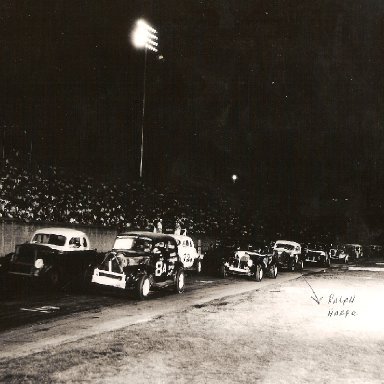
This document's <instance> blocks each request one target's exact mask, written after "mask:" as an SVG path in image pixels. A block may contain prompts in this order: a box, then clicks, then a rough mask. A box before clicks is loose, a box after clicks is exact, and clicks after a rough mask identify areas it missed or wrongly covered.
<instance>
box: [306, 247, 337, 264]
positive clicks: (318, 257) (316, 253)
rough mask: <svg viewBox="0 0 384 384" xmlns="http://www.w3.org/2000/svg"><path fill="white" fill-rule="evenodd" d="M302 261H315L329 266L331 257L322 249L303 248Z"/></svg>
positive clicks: (309, 262)
mask: <svg viewBox="0 0 384 384" xmlns="http://www.w3.org/2000/svg"><path fill="white" fill-rule="evenodd" d="M304 261H305V262H306V263H308V264H311V263H316V264H320V265H322V266H324V267H330V266H331V258H330V256H329V253H328V252H326V251H323V250H317V249H309V248H306V249H304Z"/></svg>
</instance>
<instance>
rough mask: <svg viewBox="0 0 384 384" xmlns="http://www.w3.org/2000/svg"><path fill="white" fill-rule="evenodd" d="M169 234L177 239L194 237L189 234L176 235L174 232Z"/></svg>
mask: <svg viewBox="0 0 384 384" xmlns="http://www.w3.org/2000/svg"><path fill="white" fill-rule="evenodd" d="M169 236H172V237H173V238H174V239H177V240H180V241H181V240H192V238H191V237H190V236H187V235H175V234H173V233H170V234H169Z"/></svg>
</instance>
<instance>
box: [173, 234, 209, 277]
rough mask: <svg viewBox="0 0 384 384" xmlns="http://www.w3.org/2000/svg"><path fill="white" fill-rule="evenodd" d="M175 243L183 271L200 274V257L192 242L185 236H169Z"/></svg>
mask: <svg viewBox="0 0 384 384" xmlns="http://www.w3.org/2000/svg"><path fill="white" fill-rule="evenodd" d="M170 236H172V237H174V238H175V240H176V242H177V249H178V253H179V256H180V259H181V262H182V263H183V265H184V269H185V270H192V271H195V272H196V273H200V272H201V262H202V256H201V255H200V254H199V253H198V252H197V250H196V248H195V245H194V243H193V240H192V238H191V237H189V236H186V235H175V234H171V235H170Z"/></svg>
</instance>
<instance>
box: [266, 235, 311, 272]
mask: <svg viewBox="0 0 384 384" xmlns="http://www.w3.org/2000/svg"><path fill="white" fill-rule="evenodd" d="M273 250H274V253H275V254H276V256H277V264H278V266H279V267H280V268H287V269H288V270H290V271H301V270H303V266H304V262H303V256H302V254H301V245H300V244H299V243H297V242H295V241H288V240H278V241H276V242H275V244H274V246H273Z"/></svg>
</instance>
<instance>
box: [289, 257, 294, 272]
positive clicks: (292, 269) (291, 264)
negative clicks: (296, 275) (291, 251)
mask: <svg viewBox="0 0 384 384" xmlns="http://www.w3.org/2000/svg"><path fill="white" fill-rule="evenodd" d="M295 264H296V263H295V260H293V259H291V260H289V265H288V269H289V270H290V271H291V272H294V271H295Z"/></svg>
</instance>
